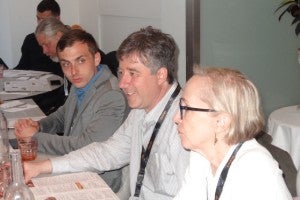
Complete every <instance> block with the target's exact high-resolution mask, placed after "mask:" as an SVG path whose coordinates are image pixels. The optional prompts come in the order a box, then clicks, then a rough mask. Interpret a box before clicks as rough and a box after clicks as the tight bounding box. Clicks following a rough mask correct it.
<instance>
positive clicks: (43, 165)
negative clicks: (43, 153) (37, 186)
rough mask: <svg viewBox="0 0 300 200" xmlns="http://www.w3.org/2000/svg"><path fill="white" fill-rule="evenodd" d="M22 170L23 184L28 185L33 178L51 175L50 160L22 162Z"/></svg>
mask: <svg viewBox="0 0 300 200" xmlns="http://www.w3.org/2000/svg"><path fill="white" fill-rule="evenodd" d="M23 170H24V179H25V182H26V183H28V182H29V181H30V180H31V178H33V177H36V176H38V175H40V174H46V173H51V172H52V164H51V161H50V160H44V161H39V162H24V163H23Z"/></svg>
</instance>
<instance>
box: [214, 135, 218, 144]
mask: <svg viewBox="0 0 300 200" xmlns="http://www.w3.org/2000/svg"><path fill="white" fill-rule="evenodd" d="M217 142H218V138H217V134H216V133H215V141H214V145H216V144H217Z"/></svg>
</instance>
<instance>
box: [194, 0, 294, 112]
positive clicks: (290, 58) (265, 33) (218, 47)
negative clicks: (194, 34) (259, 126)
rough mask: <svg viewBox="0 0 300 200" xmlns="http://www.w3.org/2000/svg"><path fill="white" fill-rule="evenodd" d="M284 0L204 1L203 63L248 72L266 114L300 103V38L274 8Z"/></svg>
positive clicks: (286, 18)
mask: <svg viewBox="0 0 300 200" xmlns="http://www.w3.org/2000/svg"><path fill="white" fill-rule="evenodd" d="M279 3H280V0H276V1H274V0H263V1H262V0H251V1H245V0H243V1H241V0H222V3H220V1H219V0H201V42H200V43H201V63H202V64H204V65H215V66H228V67H232V68H235V69H239V70H240V71H242V72H243V73H245V74H246V75H247V76H248V77H249V78H250V79H251V80H252V81H253V82H254V83H255V84H256V85H257V87H258V89H259V90H260V93H261V96H262V102H263V107H264V110H265V113H266V116H268V115H269V114H270V112H272V111H273V110H274V109H277V108H280V107H283V106H288V105H295V104H299V103H300V64H299V63H298V62H297V54H296V51H297V48H299V47H300V40H299V38H298V37H296V36H295V34H294V27H291V26H290V23H291V21H292V19H291V17H289V16H285V17H284V18H283V19H282V21H281V22H279V21H278V14H279V13H274V11H275V9H276V8H277V5H278V4H279Z"/></svg>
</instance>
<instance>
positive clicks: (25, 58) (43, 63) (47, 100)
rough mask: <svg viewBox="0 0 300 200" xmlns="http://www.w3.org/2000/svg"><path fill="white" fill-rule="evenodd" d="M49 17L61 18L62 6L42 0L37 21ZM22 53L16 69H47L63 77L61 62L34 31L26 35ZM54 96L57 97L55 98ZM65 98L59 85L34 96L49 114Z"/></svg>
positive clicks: (51, 0)
mask: <svg viewBox="0 0 300 200" xmlns="http://www.w3.org/2000/svg"><path fill="white" fill-rule="evenodd" d="M49 17H54V18H56V19H58V20H60V7H59V5H58V3H57V2H56V1H55V0H42V1H41V2H40V3H39V4H38V6H37V10H36V20H37V23H38V24H39V23H40V22H41V21H42V20H44V19H47V18H49ZM21 53H22V55H21V58H20V61H19V64H18V65H17V66H16V67H15V68H14V69H17V70H35V71H45V72H51V73H53V74H56V75H59V76H61V77H63V72H62V70H61V67H60V65H59V63H58V62H54V61H53V60H52V59H51V58H50V57H48V56H47V55H45V54H44V53H43V49H42V47H41V46H40V45H39V43H38V42H37V39H36V37H35V34H34V33H30V34H29V35H27V36H26V37H25V39H24V42H23V44H22V47H21ZM53 96H55V97H56V98H53ZM65 98H66V97H65V92H64V89H63V87H59V88H57V89H56V90H54V91H51V92H47V93H44V94H40V95H37V96H34V97H33V100H34V101H35V103H36V104H37V105H38V106H39V107H40V108H41V109H42V111H43V112H44V113H45V114H46V115H48V114H50V113H52V112H54V111H55V110H56V109H57V108H58V107H59V106H61V105H63V103H64V101H65Z"/></svg>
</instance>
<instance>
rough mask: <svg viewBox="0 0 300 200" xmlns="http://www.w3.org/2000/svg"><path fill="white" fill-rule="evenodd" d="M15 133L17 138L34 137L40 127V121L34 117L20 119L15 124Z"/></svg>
mask: <svg viewBox="0 0 300 200" xmlns="http://www.w3.org/2000/svg"><path fill="white" fill-rule="evenodd" d="M14 128H15V135H16V137H17V138H24V137H32V136H33V135H34V134H36V133H37V132H38V131H39V129H40V126H39V123H38V122H36V121H33V120H32V119H19V120H18V121H16V123H15V124H14Z"/></svg>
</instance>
